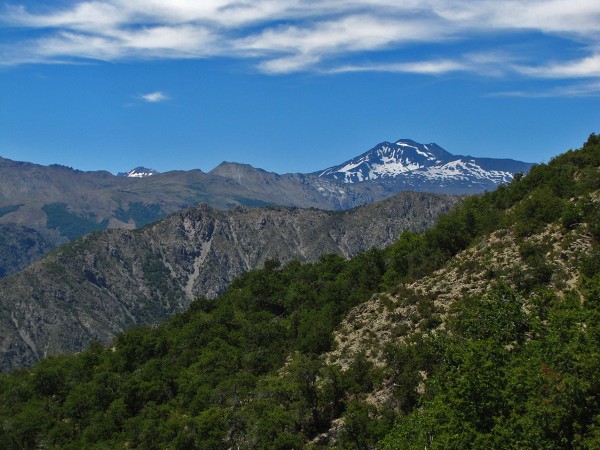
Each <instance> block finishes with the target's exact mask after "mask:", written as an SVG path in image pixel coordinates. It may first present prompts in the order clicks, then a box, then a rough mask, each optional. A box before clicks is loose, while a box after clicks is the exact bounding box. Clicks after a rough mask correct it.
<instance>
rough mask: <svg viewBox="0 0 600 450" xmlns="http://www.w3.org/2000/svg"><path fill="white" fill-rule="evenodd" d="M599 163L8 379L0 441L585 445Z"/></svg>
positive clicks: (593, 401) (593, 357)
mask: <svg viewBox="0 0 600 450" xmlns="http://www.w3.org/2000/svg"><path fill="white" fill-rule="evenodd" d="M599 166H600V139H599V138H598V136H596V135H592V136H590V138H589V140H588V141H587V143H586V144H585V145H584V147H583V148H582V149H580V150H577V151H570V152H567V153H565V154H564V155H561V156H559V157H557V158H555V159H554V160H552V161H551V162H550V163H548V164H547V165H541V166H539V167H536V168H534V169H532V171H531V173H530V174H529V175H527V176H526V177H523V178H520V179H517V180H515V181H514V182H513V183H511V184H510V185H509V186H506V187H503V188H501V189H499V190H497V191H495V192H492V193H488V194H485V195H482V196H477V197H472V198H469V199H467V200H466V201H464V202H462V203H461V204H460V205H458V206H457V207H455V208H454V209H453V211H452V212H450V213H449V214H447V215H445V216H443V217H442V218H441V219H440V220H439V221H438V224H437V225H436V226H435V227H433V228H431V229H429V230H427V231H425V232H424V233H422V234H415V233H404V234H403V235H402V236H401V237H400V240H399V241H398V242H397V243H396V244H394V245H393V246H391V247H389V248H388V249H386V250H373V251H370V252H367V253H364V254H361V255H359V256H357V257H355V258H354V259H352V260H349V261H346V260H343V259H341V258H339V257H335V256H326V257H322V258H321V260H320V261H319V262H318V263H314V264H306V265H302V264H299V263H297V262H292V263H289V264H287V265H285V266H283V267H281V266H279V265H278V263H277V262H275V261H270V262H268V263H267V264H266V265H265V268H264V269H262V270H258V271H253V272H250V273H247V274H245V275H243V276H242V277H240V278H238V279H237V280H236V281H235V282H234V283H233V284H232V285H231V286H230V287H229V289H228V290H227V291H226V292H225V294H223V295H222V296H221V297H219V298H218V299H216V300H206V299H198V300H196V301H195V302H194V303H193V304H192V305H191V307H190V309H189V310H188V311H186V312H185V313H183V314H180V315H178V316H175V317H174V318H172V319H171V320H169V321H168V322H167V323H165V324H163V325H161V326H158V327H156V328H137V329H134V330H131V331H129V332H126V333H124V334H121V335H119V336H118V337H117V338H116V339H115V341H114V342H113V344H112V345H111V346H109V347H108V348H104V347H102V346H100V345H97V344H94V345H92V346H91V347H90V348H89V349H87V350H85V351H83V352H82V353H80V354H78V355H74V356H69V357H66V356H64V357H55V358H48V359H46V360H44V361H43V362H42V363H40V364H38V365H37V366H36V367H34V368H33V369H30V370H22V371H19V372H15V373H13V374H11V375H5V376H2V377H0V416H1V419H0V420H1V423H2V434H0V445H1V446H2V447H3V448H33V447H53V446H54V447H61V448H273V449H291V448H305V447H307V446H312V447H314V448H319V447H325V446H330V447H331V446H334V447H340V448H361V449H362V448H378V447H381V448H399V449H400V448H402V449H403V448H457V449H458V448H461V449H462V448H531V449H534V448H536V449H537V448H582V449H583V448H597V447H598V446H599V445H600V431H599V430H600V403H599V402H600V398H599V396H600V390H599V388H600V386H599V385H598V383H599V381H598V376H597V374H598V373H599V372H600V367H598V365H599V362H598V361H600V359H599V358H598V355H599V353H600V320H599V319H600V309H599V307H600V304H599V303H600V251H599V249H598V240H599V239H600V208H599V200H600V196H599V195H598V194H599V189H600V169H599ZM376 292H380V294H377V295H373V294H374V293H376ZM343 346H346V350H345V351H343V352H342V351H340V350H341V349H342V348H343Z"/></svg>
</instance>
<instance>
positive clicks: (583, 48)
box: [0, 0, 600, 79]
mask: <svg viewBox="0 0 600 450" xmlns="http://www.w3.org/2000/svg"><path fill="white" fill-rule="evenodd" d="M61 4H62V5H63V6H61V7H59V8H50V7H45V8H44V9H43V10H34V9H28V8H26V7H25V6H10V7H9V6H7V7H5V9H4V12H3V13H2V14H1V15H0V23H2V24H3V25H4V27H5V28H6V30H7V33H6V36H9V37H10V39H9V40H5V43H4V44H3V45H1V46H0V61H1V62H0V64H1V65H17V64H23V63H57V62H60V63H65V62H80V61H85V60H103V61H120V60H135V59H181V58H210V57H215V56H219V57H223V56H224V57H231V58H243V59H247V60H249V61H251V62H252V64H254V65H255V67H257V68H258V70H260V71H263V72H266V73H271V74H283V73H292V72H298V71H319V72H328V73H340V72H349V71H385V72H407V73H416V74H427V75H434V74H444V73H449V72H471V73H477V74H480V75H483V76H490V75H491V76H498V75H506V74H512V75H514V76H520V77H528V78H554V79H571V78H578V77H600V50H599V49H600V2H599V1H597V0H571V1H565V0H479V1H476V2H474V1H472V0H454V1H452V2H450V1H447V0H405V1H402V2H398V1H397V0H322V1H319V2H314V1H311V0H253V1H239V0H203V1H201V2H199V1H194V0H172V1H169V2H165V1H163V0H94V1H73V2H72V4H70V5H69V3H65V2H61ZM531 33H535V34H536V36H538V37H539V38H540V39H544V38H552V39H560V40H563V41H565V42H568V43H569V44H570V46H571V47H570V48H574V49H577V52H578V53H579V54H580V56H579V59H578V60H573V57H567V56H566V55H562V57H561V55H560V54H558V55H554V59H553V60H552V61H550V60H545V59H544V58H545V57H546V58H547V57H548V56H544V55H542V54H539V52H536V51H534V50H530V51H529V52H527V51H526V50H523V49H517V47H516V46H513V47H511V49H512V50H511V51H512V52H514V53H513V54H512V55H509V54H505V55H502V58H501V59H502V60H503V61H501V62H500V63H499V61H498V58H497V55H498V51H497V50H498V49H497V48H496V46H497V45H498V43H499V42H502V39H503V38H509V39H508V40H511V42H512V43H514V42H515V41H519V39H523V40H524V41H526V40H527V37H528V36H531ZM452 42H458V43H467V44H468V43H472V44H473V47H476V48H478V49H479V50H480V53H479V56H480V58H479V59H477V58H475V57H474V56H475V54H472V55H466V56H465V55H460V54H452V53H453V51H452V47H451V46H449V43H452ZM418 45H421V46H422V45H427V46H429V48H430V49H433V51H432V53H433V52H435V51H436V49H438V51H437V54H438V55H440V54H443V55H444V56H443V57H441V58H431V57H423V58H420V59H415V58H414V52H411V49H414V48H415V47H416V46H418ZM376 52H393V53H394V57H395V59H396V61H395V62H392V63H390V62H386V63H371V64H361V63H359V62H358V61H359V60H360V59H362V60H364V59H367V58H368V56H369V55H371V54H374V53H376ZM541 53H544V54H547V53H549V52H541ZM486 58H488V59H487V60H486Z"/></svg>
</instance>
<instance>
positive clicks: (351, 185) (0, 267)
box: [0, 140, 532, 274]
mask: <svg viewBox="0 0 600 450" xmlns="http://www.w3.org/2000/svg"><path fill="white" fill-rule="evenodd" d="M531 166H532V164H529V163H523V162H518V161H513V160H499V159H485V158H472V157H468V156H453V155H451V154H450V153H448V152H446V151H445V150H443V149H442V148H441V147H439V146H437V145H436V144H428V145H423V144H418V143H416V142H414V141H411V140H399V141H396V142H395V143H390V142H384V143H381V144H379V145H377V146H375V147H374V148H373V149H371V150H369V151H368V152H366V153H363V154H362V155H360V156H358V157H356V158H354V159H351V160H349V161H347V162H345V163H342V164H340V165H337V166H334V167H330V168H328V169H324V170H320V171H317V172H314V173H308V174H302V173H289V174H283V175H280V174H276V173H273V172H267V171H265V170H262V169H257V168H254V167H252V166H250V165H247V164H240V163H234V162H223V163H222V164H220V165H219V166H217V167H216V168H214V169H213V170H211V171H210V172H209V173H204V172H202V171H201V170H197V169H195V170H188V171H171V172H166V173H158V172H157V171H155V170H153V169H148V168H145V167H137V168H135V169H132V170H130V171H128V172H125V173H120V174H119V175H117V176H115V175H113V174H111V173H109V172H106V171H94V172H83V171H80V170H75V169H72V168H70V167H66V166H61V165H51V166H41V165H37V164H32V163H27V162H17V161H11V160H8V159H4V158H0V225H2V224H6V225H14V226H15V227H13V228H12V229H13V230H15V233H16V234H15V236H13V237H11V238H10V239H3V240H0V255H1V254H3V253H4V254H9V253H10V254H11V255H13V256H11V257H10V258H6V259H1V260H0V274H8V273H13V272H15V271H17V270H20V269H21V268H23V267H25V266H26V265H27V264H29V263H31V262H32V261H34V260H36V259H37V258H39V257H40V255H41V254H43V253H44V252H46V251H48V250H49V249H52V248H54V247H56V246H58V245H60V244H64V243H66V242H68V241H70V240H72V239H75V238H77V237H80V236H83V235H85V234H87V233H90V232H93V231H100V230H105V229H112V228H137V227H141V226H144V225H146V224H148V223H151V222H153V221H155V220H158V219H160V218H162V217H165V216H166V215H168V214H170V213H173V212H175V211H178V210H180V209H182V208H186V207H190V206H195V205H198V204H200V203H207V204H209V205H211V206H214V207H216V208H220V209H228V208H232V207H235V206H240V205H241V206H249V207H258V206H267V205H282V206H296V207H302V208H311V207H313V208H319V209H325V210H345V209H350V208H354V207H357V206H360V205H364V204H367V203H371V202H374V201H378V200H383V199H386V198H388V197H390V196H392V195H394V194H396V193H398V192H401V191H406V190H412V191H423V192H436V193H447V194H474V193H478V192H483V191H485V190H492V189H494V188H495V187H496V186H497V185H498V184H499V183H503V182H509V181H510V180H511V179H512V177H513V174H514V173H516V172H527V171H528V170H529V168H530V167H531ZM24 227H25V228H27V230H26V231H25V230H24ZM32 232H35V235H36V236H37V237H38V239H33V238H32V237H31V236H32ZM8 245H10V246H12V247H10V248H8V247H7V246H8ZM16 248H18V249H19V251H13V250H14V249H16ZM15 255H16V256H15Z"/></svg>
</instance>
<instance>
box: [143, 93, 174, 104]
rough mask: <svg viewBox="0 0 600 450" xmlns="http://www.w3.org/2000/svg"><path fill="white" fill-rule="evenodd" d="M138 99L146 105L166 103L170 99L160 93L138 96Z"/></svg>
mask: <svg viewBox="0 0 600 450" xmlns="http://www.w3.org/2000/svg"><path fill="white" fill-rule="evenodd" d="M138 97H139V99H140V100H143V101H145V102H147V103H162V102H166V101H167V100H170V97H169V96H168V95H166V94H165V93H164V92H162V91H156V92H150V93H148V94H140V95H139V96H138Z"/></svg>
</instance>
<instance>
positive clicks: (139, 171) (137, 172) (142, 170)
mask: <svg viewBox="0 0 600 450" xmlns="http://www.w3.org/2000/svg"><path fill="white" fill-rule="evenodd" d="M157 173H158V172H157V171H156V170H154V169H148V168H146V167H141V166H140V167H136V168H135V169H131V170H130V171H129V172H119V173H118V174H117V176H118V177H129V178H144V177H149V176H152V175H156V174H157Z"/></svg>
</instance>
